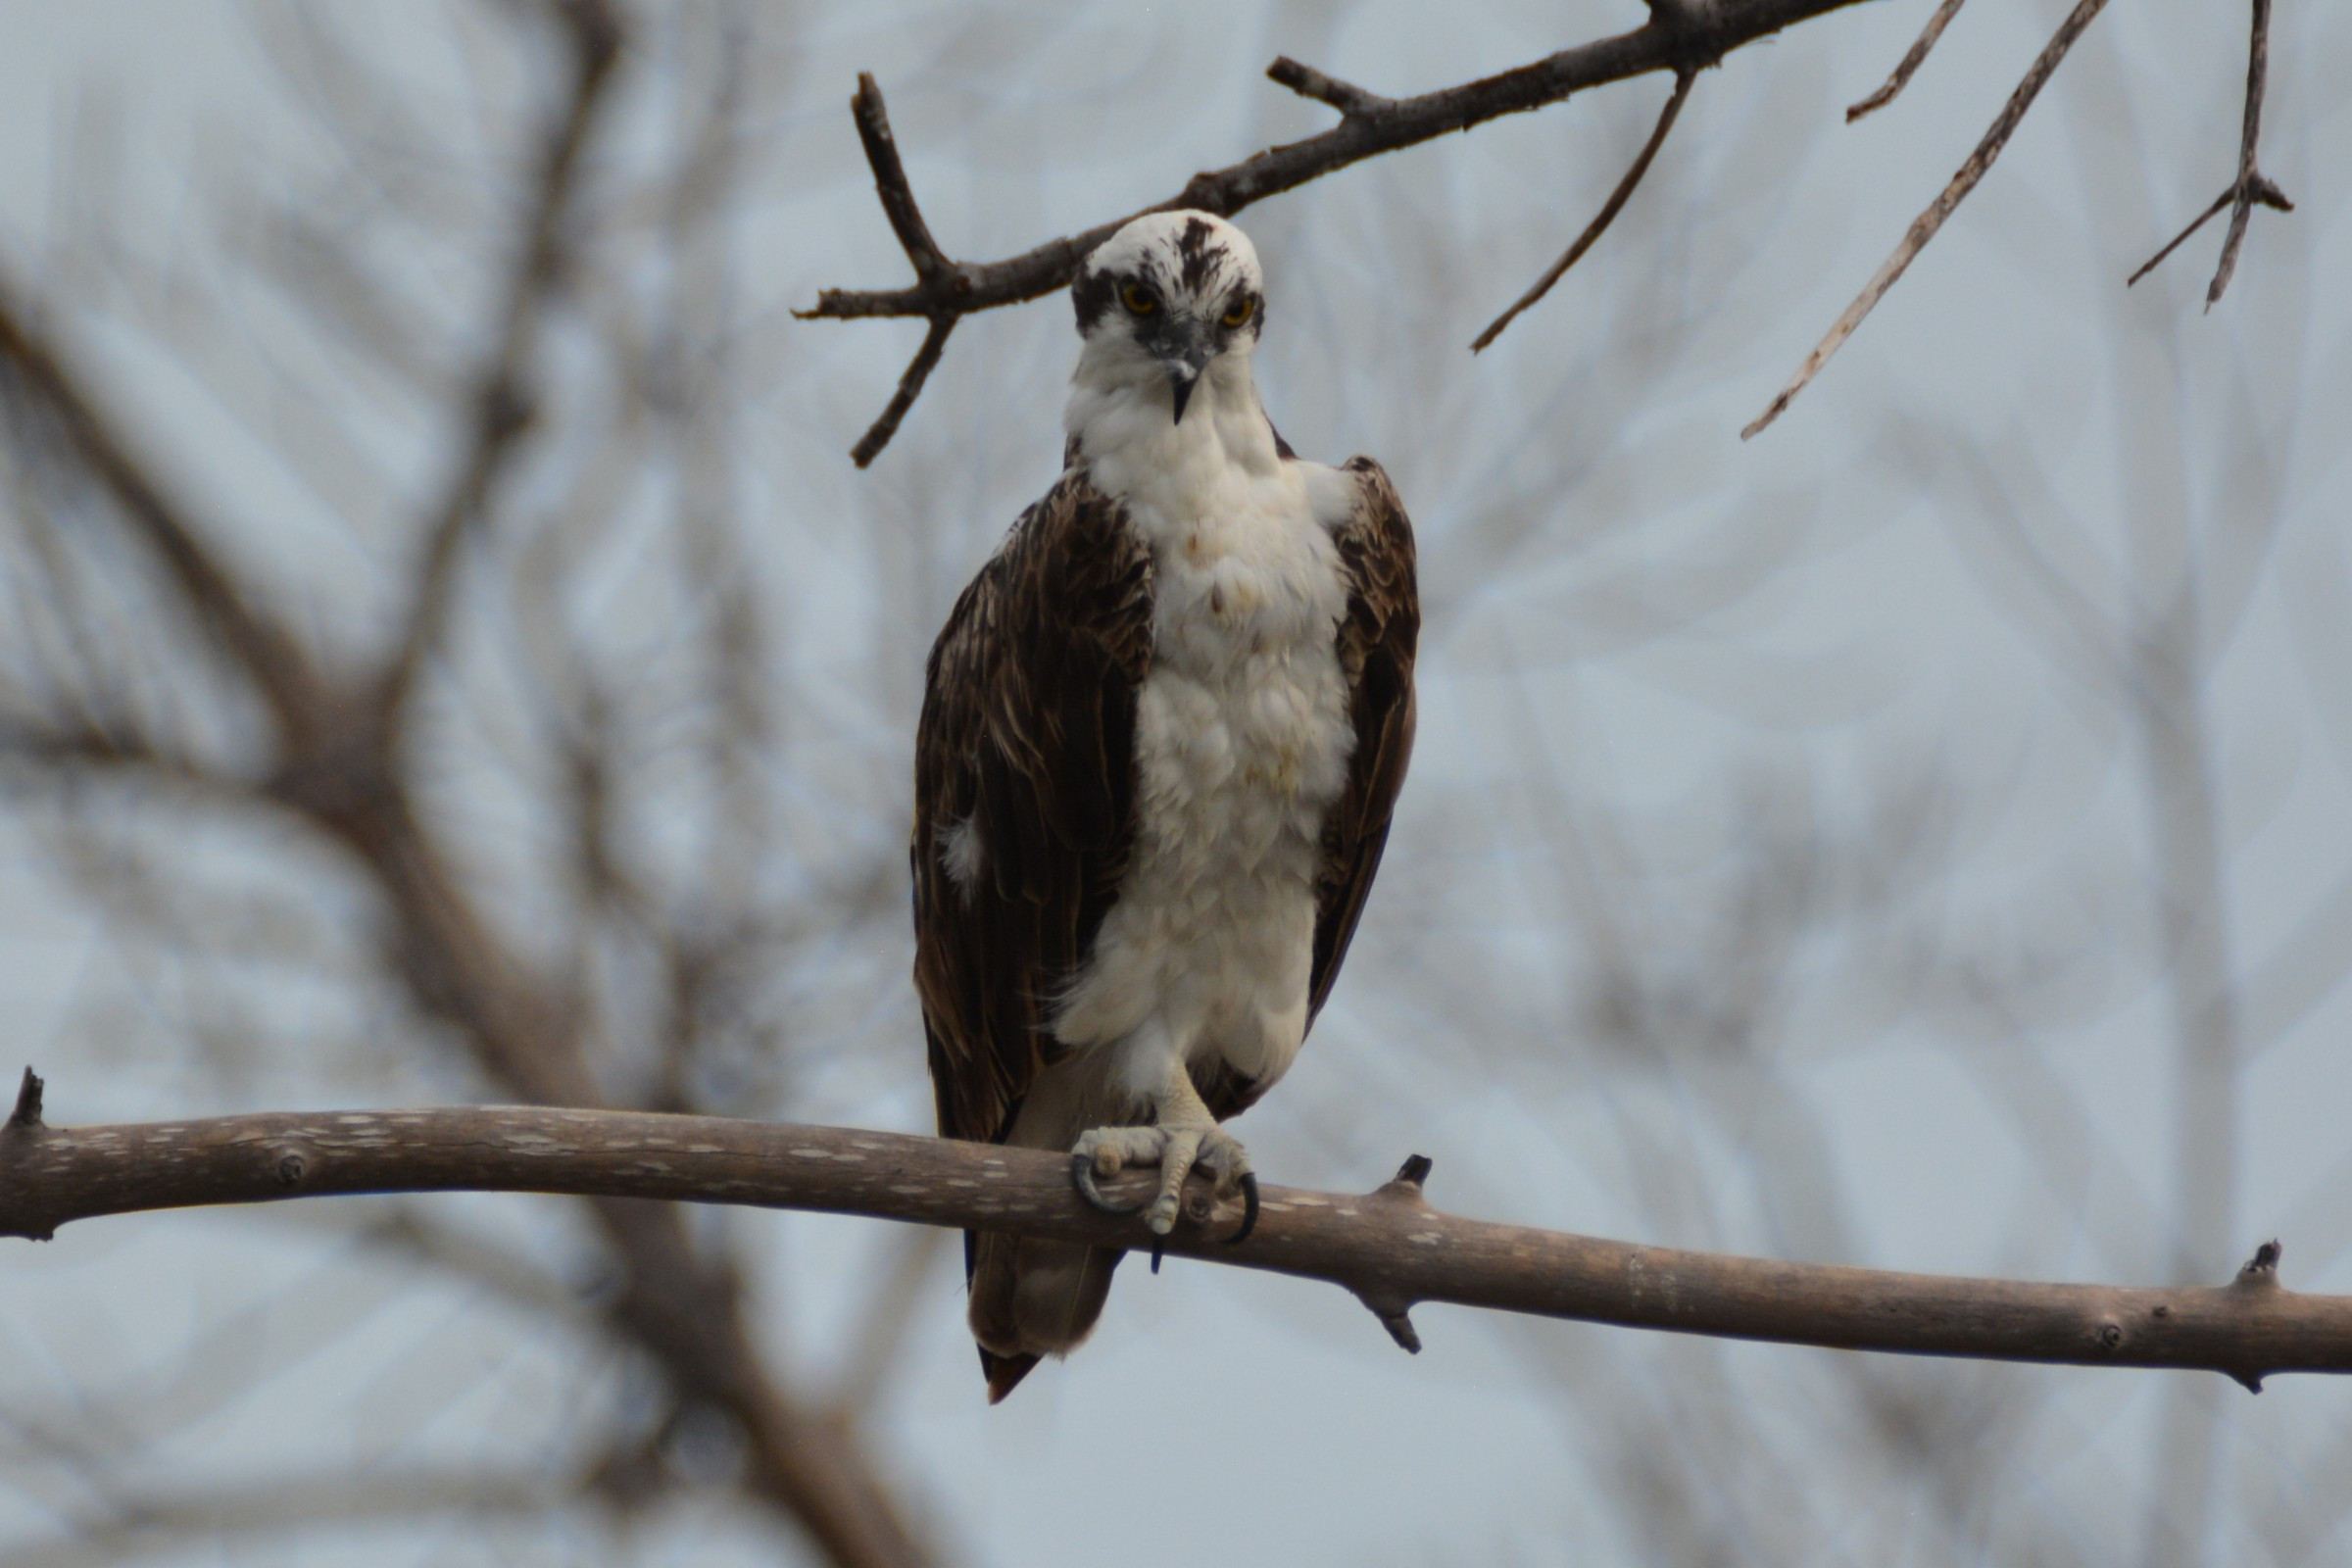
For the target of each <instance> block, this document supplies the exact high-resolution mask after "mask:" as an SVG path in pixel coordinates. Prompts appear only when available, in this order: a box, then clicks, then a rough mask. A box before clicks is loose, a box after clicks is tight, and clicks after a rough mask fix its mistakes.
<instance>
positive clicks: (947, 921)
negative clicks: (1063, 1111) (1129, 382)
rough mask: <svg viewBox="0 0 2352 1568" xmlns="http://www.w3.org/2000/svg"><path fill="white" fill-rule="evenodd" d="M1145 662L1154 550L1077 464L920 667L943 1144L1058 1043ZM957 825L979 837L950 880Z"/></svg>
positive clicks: (919, 982) (1110, 833)
mask: <svg viewBox="0 0 2352 1568" xmlns="http://www.w3.org/2000/svg"><path fill="white" fill-rule="evenodd" d="M1151 662H1152V558H1151V553H1150V551H1149V550H1148V549H1147V548H1146V546H1145V545H1144V543H1143V541H1142V540H1141V539H1140V538H1139V537H1137V535H1136V532H1135V530H1134V528H1132V527H1131V526H1130V525H1129V523H1128V521H1127V518H1126V515H1125V514H1124V512H1123V511H1122V510H1121V508H1120V507H1119V506H1118V504H1117V503H1116V502H1113V501H1111V500H1109V499H1108V498H1106V497H1104V496H1103V494H1101V493H1100V492H1099V491H1097V490H1095V489H1094V488H1093V487H1092V486H1091V485H1090V484H1088V482H1087V480H1086V477H1085V474H1084V471H1083V470H1082V469H1078V468H1072V469H1071V470H1070V471H1069V472H1066V473H1064V474H1063V475H1062V477H1061V479H1060V481H1059V482H1058V483H1056V484H1055V485H1054V488H1053V489H1052V490H1050V491H1048V492H1047V493H1046V496H1045V498H1044V499H1043V500H1041V501H1039V502H1038V503H1037V504H1036V505H1035V506H1033V507H1031V508H1030V509H1029V510H1028V511H1027V512H1025V513H1023V514H1022V515H1021V518H1020V520H1019V521H1018V522H1016V523H1014V524H1013V527H1012V531H1011V532H1010V534H1008V535H1007V536H1006V538H1005V544H1004V546H1003V548H1001V549H1000V550H999V551H998V552H997V554H996V556H995V558H994V559H992V560H991V561H990V562H989V563H988V564H987V565H986V566H984V567H982V568H981V570H980V574H979V575H978V576H977V577H975V578H974V579H973V580H972V583H971V586H970V587H968V588H966V589H965V590H964V591H963V595H962V597H961V598H959V599H958V600H956V608H955V610H954V611H953V612H951V613H950V614H949V616H948V623H947V625H946V627H945V628H944V629H942V630H941V632H940V634H939V641H938V643H937V644H935V645H934V646H933V648H932V650H931V660H930V663H929V664H928V666H927V668H926V675H925V684H924V693H923V711H922V719H921V722H920V724H919V725H918V727H917V729H916V732H915V761H914V837H913V842H912V845H911V847H910V850H909V856H910V858H911V860H912V862H913V872H914V931H915V961H914V980H915V990H916V992H917V994H918V995H919V996H920V998H921V1000H922V1007H923V1028H924V1033H925V1034H926V1036H927V1037H928V1039H929V1044H930V1055H931V1082H932V1087H933V1090H934V1092H935V1094H936V1096H937V1099H938V1106H939V1130H940V1133H941V1135H942V1136H943V1137H948V1138H961V1139H968V1140H973V1141H980V1142H996V1141H1000V1140H1002V1139H1003V1138H1004V1137H1005V1133H1006V1132H1007V1131H1008V1130H1009V1129H1010V1127H1011V1124H1012V1117H1013V1114H1014V1112H1015V1111H1017V1110H1018V1109H1019V1107H1020V1103H1021V1097H1022V1096H1023V1095H1025V1094H1026V1093H1027V1092H1028V1089H1029V1086H1030V1084H1031V1082H1032V1081H1033V1080H1034V1079H1035V1077H1036V1075H1037V1072H1038V1070H1039V1069H1040V1067H1042V1066H1043V1065H1044V1064H1045V1063H1046V1062H1047V1061H1049V1060H1051V1059H1052V1058H1053V1056H1054V1054H1057V1053H1058V1052H1059V1050H1060V1049H1061V1048H1060V1047H1059V1046H1058V1045H1057V1044H1056V1043H1055V1042H1054V1038H1053V1035H1052V1032H1051V1030H1050V1028H1049V1024H1050V1021H1051V1017H1052V1012H1053V1005H1054V1001H1055V999H1056V998H1057V997H1058V996H1059V994H1060V993H1061V991H1062V989H1063V988H1065V987H1066V986H1067V985H1068V983H1069V980H1070V977H1071V976H1072V975H1073V974H1074V973H1075V972H1076V970H1077V968H1078V966H1079V964H1080V963H1081V962H1083V961H1084V959H1085V957H1086V956H1087V954H1088V952H1089V950H1090V949H1091V948H1092V947H1093V945H1094V940H1095V933H1096V931H1097V929H1098V928H1099V927H1100V926H1101V925H1102V923H1103V914H1104V912H1105V911H1106V910H1107V909H1108V908H1109V907H1110V904H1111V900H1112V897H1113V895H1114V892H1115V890H1116V888H1117V886H1118V882H1119V878H1120V876H1121V874H1122V873H1123V872H1124V871H1125V869H1126V864H1127V858H1128V853H1129V850H1130V847H1131V845H1132V842H1133V839H1134V825H1135V824H1134V818H1135V707H1136V691H1137V689H1138V688H1139V687H1140V686H1141V685H1142V684H1143V680H1144V676H1145V675H1146V674H1147V673H1148V672H1149V670H1150V668H1151ZM1383 820H1384V822H1385V814H1384V818H1383ZM956 833H972V834H976V835H977V842H976V844H974V845H971V846H968V847H967V854H968V857H969V858H966V859H965V860H964V861H963V862H962V864H963V869H964V870H966V871H967V872H969V873H971V874H969V875H967V876H965V877H963V878H961V879H959V878H958V877H957V876H956V875H952V874H951V871H950V863H949V861H950V858H949V854H948V850H949V844H950V841H951V835H952V834H956ZM1375 853H1376V854H1377V852H1375Z"/></svg>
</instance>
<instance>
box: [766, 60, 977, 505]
mask: <svg viewBox="0 0 2352 1568" xmlns="http://www.w3.org/2000/svg"><path fill="white" fill-rule="evenodd" d="M850 116H851V118H852V119H854V120H855V121H857V123H858V141H859V143H860V144H862V145H863V146H864V148H865V161H866V164H867V166H868V167H870V168H871V169H872V170H873V172H874V192H875V194H876V195H877V196H879V197H880V198H881V201H882V212H883V215H884V216H885V217H887V218H888V219H889V220H890V227H891V232H892V233H894V234H896V235H898V236H899V248H900V249H902V250H904V251H905V252H906V253H907V261H909V262H911V263H912V264H913V265H914V276H915V287H916V288H917V289H918V290H919V291H920V292H922V293H924V294H925V295H928V296H929V297H930V298H931V301H932V305H931V309H930V310H929V311H928V312H927V313H925V314H927V315H928V316H929V317H930V318H931V330H929V331H928V332H925V333H924V334H923V346H922V347H921V348H919V349H916V350H915V351H914V358H913V359H912V360H909V361H908V362H907V371H906V373H905V374H904V375H902V376H900V377H899V389H898V391H896V392H894V393H892V394H891V398H890V406H889V407H888V408H886V409H884V410H883V411H882V414H881V417H879V418H877V419H875V420H874V422H873V423H872V424H871V425H869V426H867V427H866V432H865V434H864V435H862V436H860V437H858V444H857V445H856V446H854V447H852V448H851V449H850V461H851V462H853V463H855V464H857V465H858V466H859V467H860V468H862V467H864V466H866V465H867V464H869V463H872V462H873V461H874V459H876V458H878V457H880V456H881V455H882V449H883V448H884V447H886V446H888V445H890V438H891V437H892V436H894V435H897V434H898V433H899V421H900V420H902V419H904V418H906V417H907V410H908V409H910V408H912V407H914V400H915V399H916V398H918V397H920V396H922V391H923V383H924V382H925V381H928V380H929V379H930V378H931V372H932V370H933V369H934V368H937V367H938V365H939V357H940V356H941V355H942V354H945V353H946V352H947V348H948V334H949V333H951V332H953V331H955V330H956V321H958V320H959V319H962V316H963V309H964V307H963V305H962V302H963V301H964V300H965V299H967V298H968V297H969V296H970V294H971V292H972V285H971V280H970V279H969V278H967V277H965V276H964V275H963V270H962V269H960V268H958V267H957V266H956V264H955V263H954V262H952V261H950V260H948V257H947V253H946V252H944V251H942V250H941V249H940V248H939V242H938V241H937V240H935V239H933V238H932V237H931V225H930V224H929V223H926V222H924V221H923V210H922V208H921V207H920V206H919V205H918V204H917V203H916V202H915V199H914V186H913V184H912V182H910V181H909V180H908V179H907V165H906V163H905V162H904V161H903V160H901V159H900V157H899V142H898V138H897V137H895V136H893V135H892V134H891V133H890V110H889V108H888V107H887V106H886V105H885V104H884V103H883V102H882V88H881V86H880V84H879V83H877V82H876V81H875V80H874V77H873V73H871V72H859V73H858V93H857V96H856V97H854V98H852V99H851V100H850ZM822 309H823V307H822V306H821V305H820V306H819V307H818V309H817V310H816V311H796V312H794V313H793V314H794V315H796V316H800V317H803V318H807V317H810V316H815V315H818V314H819V313H820V312H821V311H822Z"/></svg>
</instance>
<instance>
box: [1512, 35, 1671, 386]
mask: <svg viewBox="0 0 2352 1568" xmlns="http://www.w3.org/2000/svg"><path fill="white" fill-rule="evenodd" d="M1697 79H1698V73H1697V72H1696V71H1695V70H1692V69H1689V68H1686V69H1684V70H1682V71H1679V72H1677V73H1675V77H1674V93H1673V95H1672V96H1671V97H1669V98H1668V99H1667V100H1666V107H1665V109H1664V110H1663V111H1661V112H1660V114H1659V115H1658V123H1657V128H1656V129H1654V130H1652V131H1651V132H1650V133H1649V140H1647V141H1645V142H1643V143H1642V151H1641V153H1640V154H1639V155H1638V156H1637V157H1636V158H1635V159H1634V166H1633V167H1632V168H1631V169H1629V170H1627V171H1626V172H1625V177H1624V178H1623V179H1620V180H1619V181H1617V188H1616V189H1615V190H1613V191H1611V192H1609V199H1608V200H1607V201H1605V202H1603V203H1601V206H1600V211H1599V212H1598V213H1596V214H1595V215H1593V221H1591V222H1590V223H1587V224H1586V225H1585V231H1584V232H1583V233H1581V234H1579V235H1577V236H1576V243H1575V244H1573V245H1570V246H1569V247H1568V249H1567V250H1566V252H1564V253H1563V254H1562V255H1561V257H1560V259H1559V260H1558V261H1556V262H1554V263H1552V264H1551V267H1550V269H1549V270H1546V271H1545V272H1544V275H1543V276H1542V277H1539V278H1537V279H1536V282H1535V286H1534V287H1533V288H1530V289H1529V290H1528V291H1527V292H1526V293H1524V294H1522V295H1520V296H1519V298H1518V299H1517V300H1516V301H1515V302H1513V304H1512V305H1511V308H1510V309H1509V310H1507V311H1505V312H1503V313H1502V314H1501V315H1500V316H1497V317H1496V318H1495V319H1494V321H1493V322H1492V323H1490V324H1489V325H1488V327H1487V329H1486V330H1485V331H1484V332H1481V333H1479V334H1478V337H1477V340H1476V341H1474V342H1473V343H1472V344H1471V345H1470V352H1471V353H1473V354H1478V353H1482V352H1484V351H1485V349H1486V347H1487V345H1488V344H1490V343H1492V342H1494V341H1495V339H1496V338H1498V337H1500V336H1502V329H1503V328H1504V327H1506V326H1508V325H1510V324H1511V322H1512V321H1514V320H1516V319H1518V317H1519V313H1520V312H1522V311H1524V310H1526V309H1527V308H1528V307H1529V306H1531V305H1533V304H1535V303H1536V301H1538V300H1540V299H1542V298H1543V297H1544V295H1546V294H1548V293H1550V292H1551V285H1552V284H1554V283H1557V282H1558V281H1559V280H1560V279H1561V278H1562V277H1564V276H1566V275H1567V272H1568V269H1570V268H1571V267H1574V266H1575V265H1576V264H1577V263H1578V261H1580V260H1582V259H1583V257H1584V254H1585V252H1587V251H1589V250H1591V249H1592V248H1593V242H1594V241H1595V240H1597V239H1599V238H1600V236H1601V235H1602V234H1604V233H1606V232H1607V231H1608V227H1609V225H1610V224H1611V223H1613V222H1615V221H1616V220H1617V215H1618V214H1619V213H1621V212H1623V211H1624V210H1625V204H1626V203H1627V202H1628V201H1630V200H1632V199H1633V194H1634V187H1635V186H1637V185H1639V184H1641V183H1642V175H1643V174H1646V173H1648V172H1649V161H1650V160H1651V159H1653V158H1655V157H1657V156H1658V149H1659V148H1660V147H1662V146H1664V145H1665V143H1666V133H1667V132H1668V131H1670V130H1672V129H1673V128H1674V121H1675V117H1676V116H1677V115H1680V114H1681V113H1682V112H1683V100H1684V99H1686V98H1688V97H1690V96H1691V82H1693V81H1695V80H1697Z"/></svg>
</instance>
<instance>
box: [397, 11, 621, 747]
mask: <svg viewBox="0 0 2352 1568" xmlns="http://www.w3.org/2000/svg"><path fill="white" fill-rule="evenodd" d="M547 9H548V10H549V11H550V12H552V13H553V14H554V16H555V18H556V19H557V20H558V22H560V23H561V25H562V26H563V28H564V36H565V38H566V40H567V41H568V42H569V44H570V47H571V54H572V67H573V75H572V83H571V91H570V94H569V96H568V97H567V99H566V100H565V102H564V108H563V110H562V112H561V113H559V114H558V115H557V116H556V119H555V123H553V124H552V125H551V126H550V127H549V129H548V135H547V143H546V146H545V147H544V149H543V150H542V152H541V155H540V169H539V178H538V184H537V189H536V192H535V194H534V195H533V197H532V199H531V201H530V203H529V204H528V205H527V207H525V209H524V213H523V221H522V225H521V235H520V243H519V244H517V245H516V247H515V258H514V270H513V271H512V272H511V273H510V274H509V275H508V278H507V286H506V292H505V297H504V299H503V300H502V301H501V302H500V306H499V314H498V319H499V322H500V326H499V328H498V331H497V336H496V342H495V345H494V347H493V348H492V350H491V352H490V354H489V356H488V358H487V359H486V361H485V362H484V364H483V365H482V367H481V368H480V369H479V370H478V371H477V372H476V373H475V375H474V376H473V378H472V384H471V396H470V408H469V409H468V411H467V412H468V415H469V417H470V418H471V420H472V431H471V433H470V435H469V437H468V438H467V441H466V452H465V456H464V458H463V459H462V460H461V461H460V463H459V464H458V468H457V472H456V473H455V474H454V475H453V476H452V478H451V480H450V483H449V486H448V488H447V491H446V493H445V494H444V495H443V497H442V500H441V502H440V504H439V505H437V506H436V507H434V508H433V511H432V521H431V524H430V525H429V527H428V528H427V529H426V533H425V549H424V557H423V559H422V561H421V562H420V563H419V564H418V566H417V586H416V588H415V590H414V594H413V598H412V601H411V607H410V610H409V613H408V616H407V618H406V619H405V620H404V621H403V623H402V624H403V625H404V626H405V627H406V632H405V635H404V638H403V642H402V646H401V650H400V656H399V658H398V659H396V660H395V661H394V662H393V663H392V665H391V668H390V669H389V670H388V671H387V673H386V676H385V684H384V693H383V706H384V711H385V715H386V722H388V723H397V722H398V714H399V711H400V709H401V707H402V705H403V704H404V703H405V702H406V701H407V698H408V694H409V691H410V689H411V688H412V687H413V686H414V685H415V684H416V680H417V669H418V668H419V666H421V664H422V663H423V662H424V659H425V657H426V656H427V654H429V653H430V652H431V650H432V648H433V647H434V645H435V644H436V643H437V642H438V641H439V640H440V637H441V630H442V625H443V623H444V621H445V620H446V619H447V616H448V607H449V596H450V593H451V590H452V587H453V585H454V581H455V578H456V575H457V564H458V549H459V546H460V544H462V543H463V542H464V540H465V537H466V525H467V524H468V523H469V522H471V521H473V519H474V518H476V517H478V516H479V515H481V512H482V509H483V507H484V505H485V504H486V503H487V501H488V499H489V496H490V490H491V487H492V486H493V485H494V484H496V483H497V481H498V478H499V475H500V474H501V473H503V472H504V471H505V469H506V467H507V465H508V463H509V462H510V460H511V459H512V458H513V456H514V453H515V444H516V442H517V440H518V439H519V438H520V436H521V435H522V433H523V431H524V430H526V429H528V428H529V427H530V422H531V402H532V399H531V397H530V394H529V393H528V391H527V390H526V389H525V385H524V382H525V378H526V375H527V372H528V369H529V367H530V361H531V356H532V353H533V352H534V350H535V349H536V348H537V346H538V342H539V313H540V305H541V303H542V301H543V300H544V298H545V297H546V296H547V295H548V294H549V293H550V292H552V291H553V290H554V289H556V288H557V287H559V286H560V285H561V283H562V280H563V274H564V220H565V217H566V215H567V214H568V212H569V211H570V207H571V203H572V199H573V196H574V194H575V192H576V191H577V189H578V185H579V177H578V176H579V167H580V153H581V150H582V148H583V147H585V146H586V144H587V141H588V133H589V130H590V129H591V128H592V126H593V125H594V123H595V121H596V117H597V111H598V109H599V107H600V106H601V105H602V104H603V103H604V101H605V98H606V94H605V91H604V88H605V84H606V82H607V81H608V80H609V79H610V78H611V76H612V74H613V65H614V63H615V62H616V61H618V60H619V58H620V43H621V33H620V19H619V18H618V17H616V16H615V15H613V10H612V8H611V7H610V5H608V4H607V3H606V0H550V3H549V5H548V7H547Z"/></svg>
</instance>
